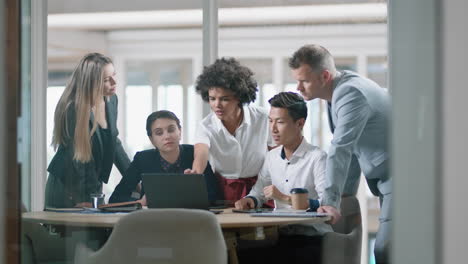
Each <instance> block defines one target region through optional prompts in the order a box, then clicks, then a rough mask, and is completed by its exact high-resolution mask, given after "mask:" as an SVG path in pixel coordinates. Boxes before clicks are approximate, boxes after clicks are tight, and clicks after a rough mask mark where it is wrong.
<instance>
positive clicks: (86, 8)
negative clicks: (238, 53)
mask: <svg viewBox="0 0 468 264" xmlns="http://www.w3.org/2000/svg"><path fill="white" fill-rule="evenodd" d="M203 1H204V0H172V1H170V0H131V1H129V0H78V1H77V0H48V1H47V4H48V13H49V14H64V13H94V12H126V11H148V10H174V9H200V8H202V7H203ZM384 2H386V0H218V7H220V8H232V7H262V6H301V5H313V4H327V5H330V4H349V3H384Z"/></svg>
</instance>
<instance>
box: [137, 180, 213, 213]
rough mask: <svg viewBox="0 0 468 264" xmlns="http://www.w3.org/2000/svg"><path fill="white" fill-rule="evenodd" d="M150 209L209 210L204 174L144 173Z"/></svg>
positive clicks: (144, 186) (144, 184) (144, 183)
mask: <svg viewBox="0 0 468 264" xmlns="http://www.w3.org/2000/svg"><path fill="white" fill-rule="evenodd" d="M141 178H142V181H143V188H144V190H145V194H146V202H147V205H148V208H187V209H204V210H208V209H209V204H210V203H209V200H208V191H207V188H206V182H205V176H204V175H203V174H183V173H143V174H142V175H141Z"/></svg>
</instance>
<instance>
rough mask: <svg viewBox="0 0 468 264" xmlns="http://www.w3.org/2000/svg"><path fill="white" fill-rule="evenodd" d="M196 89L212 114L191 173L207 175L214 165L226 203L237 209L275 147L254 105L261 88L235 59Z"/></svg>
mask: <svg viewBox="0 0 468 264" xmlns="http://www.w3.org/2000/svg"><path fill="white" fill-rule="evenodd" d="M195 88H196V90H197V92H198V93H199V94H200V95H201V97H202V99H203V100H204V101H205V102H207V103H209V105H210V108H211V110H212V112H211V113H210V114H209V115H208V116H206V117H205V118H204V119H203V120H202V121H201V122H200V123H199V125H198V128H197V132H196V136H195V142H194V143H195V159H194V162H193V166H192V170H186V173H200V172H203V171H204V170H205V166H206V164H207V160H208V159H209V161H210V163H211V164H212V166H213V168H214V170H215V172H216V174H217V176H218V180H219V183H220V185H221V186H220V187H221V190H224V199H225V200H227V201H231V202H232V203H233V202H235V201H237V200H239V199H240V198H243V197H244V196H246V195H247V194H248V193H249V192H250V189H251V188H252V186H253V185H254V184H255V182H256V181H257V175H258V173H259V171H260V169H261V167H262V165H263V160H264V158H265V155H266V153H267V152H268V145H269V144H271V143H272V140H271V136H270V132H269V129H268V114H267V111H266V110H265V109H263V108H260V107H256V106H252V105H249V104H250V103H251V102H254V101H255V98H256V93H257V91H258V89H257V82H256V81H255V79H254V78H253V73H252V71H251V70H250V69H249V68H247V67H245V66H242V65H240V63H239V62H238V61H237V60H236V59H234V58H221V59H218V60H216V61H215V62H214V63H213V64H211V65H209V66H207V67H205V68H204V70H203V73H202V74H201V75H200V76H198V79H197V82H196V87H195Z"/></svg>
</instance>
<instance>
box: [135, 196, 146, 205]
mask: <svg viewBox="0 0 468 264" xmlns="http://www.w3.org/2000/svg"><path fill="white" fill-rule="evenodd" d="M137 202H140V203H141V206H147V204H146V194H145V195H143V197H142V198H141V199H140V200H137Z"/></svg>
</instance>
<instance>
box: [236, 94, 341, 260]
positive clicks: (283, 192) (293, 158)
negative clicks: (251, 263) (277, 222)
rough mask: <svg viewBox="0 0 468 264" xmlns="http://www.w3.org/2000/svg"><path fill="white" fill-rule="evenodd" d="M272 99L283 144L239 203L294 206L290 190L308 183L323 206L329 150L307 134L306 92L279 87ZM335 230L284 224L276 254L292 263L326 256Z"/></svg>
mask: <svg viewBox="0 0 468 264" xmlns="http://www.w3.org/2000/svg"><path fill="white" fill-rule="evenodd" d="M269 103H270V104H271V109H270V114H269V123H270V131H271V133H272V136H273V140H274V141H275V143H276V144H277V145H281V146H279V147H277V148H275V149H273V150H271V151H270V152H269V153H268V154H267V156H266V157H265V162H264V164H263V167H262V169H261V171H260V173H259V177H258V180H257V182H256V183H255V185H254V186H253V187H252V190H251V191H250V193H249V194H248V195H247V196H246V197H244V198H242V199H240V200H239V201H237V202H236V203H235V206H236V208H237V209H250V208H255V207H260V206H261V205H262V204H263V203H264V202H266V200H268V199H273V200H274V202H275V208H291V196H290V195H289V192H290V190H291V189H292V188H306V189H307V190H308V198H309V201H310V207H311V209H317V208H318V207H319V204H320V200H321V195H322V193H323V191H324V186H325V167H326V158H327V155H326V153H325V152H324V151H322V150H320V149H319V148H318V147H316V146H312V145H311V144H309V143H307V141H306V140H305V138H304V137H303V136H302V129H303V127H304V123H305V120H306V118H307V105H306V103H305V102H304V99H302V97H301V96H299V95H298V94H296V93H292V92H283V93H279V94H277V95H275V96H274V97H273V98H271V99H270V100H269ZM331 231H332V229H331V227H330V226H329V225H327V224H312V225H292V226H286V227H282V228H280V239H279V243H278V245H277V247H278V248H277V249H276V248H275V250H271V252H270V253H271V254H273V255H275V256H274V258H275V259H276V260H278V258H279V259H284V260H285V261H288V262H292V263H298V262H303V261H311V260H312V261H320V251H321V246H320V242H321V235H323V234H324V233H326V232H331ZM277 253H279V254H278V255H277V256H276V254H277ZM271 254H270V255H271Z"/></svg>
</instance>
